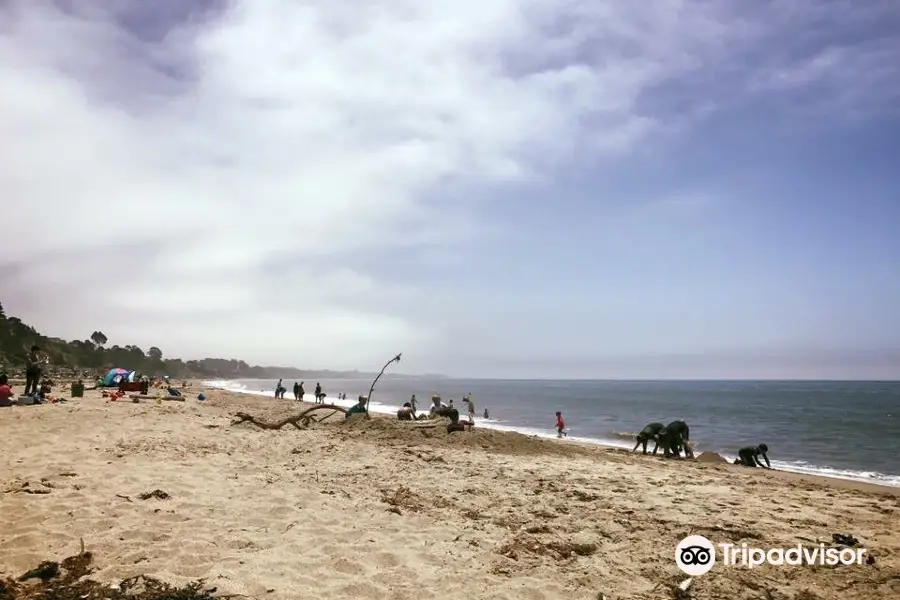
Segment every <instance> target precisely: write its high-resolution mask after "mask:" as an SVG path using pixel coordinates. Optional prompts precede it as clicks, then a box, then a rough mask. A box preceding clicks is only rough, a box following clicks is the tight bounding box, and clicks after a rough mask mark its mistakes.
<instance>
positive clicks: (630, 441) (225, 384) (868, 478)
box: [203, 380, 900, 487]
mask: <svg viewBox="0 0 900 600" xmlns="http://www.w3.org/2000/svg"><path fill="white" fill-rule="evenodd" d="M203 385H206V386H208V387H212V388H217V389H221V390H227V391H230V392H238V393H242V394H251V395H254V396H264V397H266V398H272V397H273V396H274V394H275V390H274V389H262V390H251V389H248V388H247V386H246V385H244V384H242V383H240V382H237V381H230V380H216V381H204V382H203ZM308 395H310V396H311V395H312V394H308ZM325 401H326V402H327V403H329V404H335V405H337V406H343V407H347V408H349V407H351V406H353V405H354V404H356V399H355V398H348V399H347V400H338V399H337V398H335V397H334V396H326V397H325ZM399 408H400V406H399V405H395V404H383V403H381V402H378V401H377V400H372V401H371V402H370V403H369V412H374V413H379V414H387V415H393V414H396V413H397V410H398V409H399ZM475 423H476V424H477V425H479V426H480V427H484V428H486V429H493V430H495V431H509V432H514V433H521V434H523V435H528V436H533V437H539V438H546V439H557V437H558V436H557V434H556V430H555V429H542V428H539V427H523V426H520V425H510V424H507V422H505V421H503V420H502V419H484V418H481V417H476V418H475ZM635 435H637V434H635V433H628V432H624V431H611V432H609V434H608V437H604V438H596V437H580V436H577V435H576V436H573V435H571V434H570V435H568V436H566V438H565V439H567V440H569V441H572V442H578V443H583V444H593V445H596V446H604V447H607V448H620V449H626V450H631V448H632V447H633V445H634V438H635ZM692 441H693V440H692ZM694 451H695V453H696V454H697V455H700V454H702V453H703V448H702V447H701V445H695V446H694ZM710 451H712V450H710ZM718 454H719V455H721V456H722V458H725V459H726V460H728V462H733V461H734V459H735V458H737V455H736V454H727V453H723V452H718ZM772 467H773V468H776V469H778V470H781V471H789V472H791V473H799V474H802V475H818V476H820V477H831V478H833V479H845V480H849V481H858V482H861V483H871V484H875V485H886V486H890V487H900V476H897V475H885V474H884V473H878V472H876V471H854V470H851V469H837V468H834V467H829V466H821V465H813V464H810V463H807V462H805V461H779V460H773V461H772Z"/></svg>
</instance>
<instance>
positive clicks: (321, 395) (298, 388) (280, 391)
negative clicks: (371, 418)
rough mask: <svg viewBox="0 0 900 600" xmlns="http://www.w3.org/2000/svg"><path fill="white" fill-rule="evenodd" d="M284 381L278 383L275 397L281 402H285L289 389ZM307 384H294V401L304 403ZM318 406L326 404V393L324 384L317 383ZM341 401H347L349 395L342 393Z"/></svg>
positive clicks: (339, 397)
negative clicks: (323, 388)
mask: <svg viewBox="0 0 900 600" xmlns="http://www.w3.org/2000/svg"><path fill="white" fill-rule="evenodd" d="M283 381H284V380H283V379H279V380H278V383H277V384H276V385H275V397H276V398H278V399H281V400H284V395H285V393H287V388H286V387H284V384H283V383H282V382H283ZM305 384H306V382H304V381H301V382H299V383H298V382H296V381H295V382H294V390H293V391H294V400H297V401H298V402H303V398H304V396H306V390H305V389H304V385H305ZM314 395H315V397H316V404H324V403H325V396H326V394H325V392H323V391H322V384H320V383H318V382H316V390H315V394H314ZM338 399H339V400H346V399H347V394H344V393H341V394H339V395H338Z"/></svg>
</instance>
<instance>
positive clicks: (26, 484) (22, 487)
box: [3, 480, 53, 494]
mask: <svg viewBox="0 0 900 600" xmlns="http://www.w3.org/2000/svg"><path fill="white" fill-rule="evenodd" d="M41 483H42V485H43V486H44V487H32V485H31V482H30V481H23V482H21V483H20V484H18V485H16V486H13V487H10V488H7V489H5V490H3V493H4V494H49V493H50V488H52V487H53V486H52V485H50V484H49V483H47V482H45V481H43V480H42V481H41Z"/></svg>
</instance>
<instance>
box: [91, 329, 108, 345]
mask: <svg viewBox="0 0 900 600" xmlns="http://www.w3.org/2000/svg"><path fill="white" fill-rule="evenodd" d="M91 341H92V342H94V344H96V345H97V346H99V347H101V348H102V347H103V345H104V344H106V342H108V341H109V338H107V337H106V336H105V335H103V332H102V331H95V332H94V333H92V334H91Z"/></svg>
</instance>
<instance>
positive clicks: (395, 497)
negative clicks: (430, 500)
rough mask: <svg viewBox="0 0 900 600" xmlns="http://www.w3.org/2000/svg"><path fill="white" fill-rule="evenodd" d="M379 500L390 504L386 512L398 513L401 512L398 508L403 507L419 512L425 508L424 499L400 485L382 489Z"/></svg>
mask: <svg viewBox="0 0 900 600" xmlns="http://www.w3.org/2000/svg"><path fill="white" fill-rule="evenodd" d="M381 501H382V502H384V503H385V504H389V505H390V508H388V509H387V510H388V512H392V513H395V514H398V515H400V514H403V513H402V512H401V510H400V509H403V508H405V509H406V510H408V511H411V512H419V511H420V510H422V509H423V508H425V499H424V498H422V497H421V496H419V495H418V494H416V493H415V492H413V491H412V490H410V489H409V488H408V487H406V486H402V485H401V486H400V487H398V488H396V489H393V490H382V491H381Z"/></svg>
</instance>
